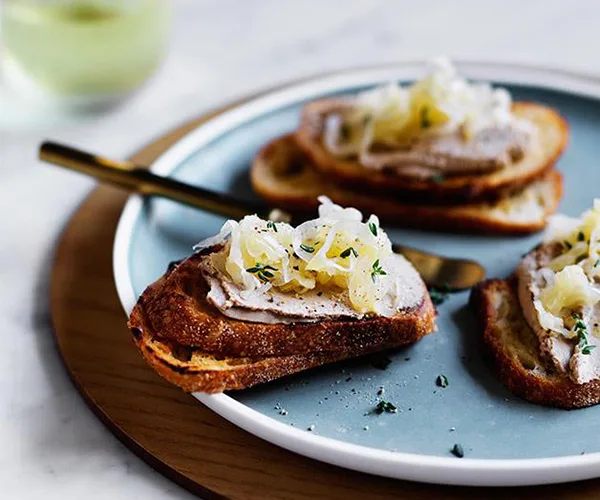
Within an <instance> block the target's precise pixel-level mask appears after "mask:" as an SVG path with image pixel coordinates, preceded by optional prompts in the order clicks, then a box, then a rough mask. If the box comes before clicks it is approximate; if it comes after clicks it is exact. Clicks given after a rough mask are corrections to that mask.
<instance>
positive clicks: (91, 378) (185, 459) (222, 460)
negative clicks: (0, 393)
mask: <svg viewBox="0 0 600 500" xmlns="http://www.w3.org/2000/svg"><path fill="white" fill-rule="evenodd" d="M205 118H206V117H204V119H205ZM197 123H199V121H197V122H193V123H189V124H187V125H184V126H183V127H181V128H180V129H178V130H176V131H175V132H172V133H171V134H169V135H167V136H165V137H163V138H161V139H159V140H158V141H156V142H154V143H153V144H151V145H149V146H147V147H146V148H145V149H143V150H142V151H140V152H139V153H138V154H137V155H136V156H135V157H134V160H135V161H136V162H138V163H140V164H150V163H151V162H152V160H153V159H154V158H155V157H156V156H158V154H160V153H161V152H162V151H163V150H164V149H165V148H166V147H168V146H169V145H170V144H172V143H173V142H174V141H175V140H177V139H178V138H179V137H181V136H182V135H184V134H185V133H186V132H187V131H189V130H191V129H192V128H194V126H195V125H196V124H197ZM125 199H126V194H125V193H123V192H121V191H118V190H116V189H113V188H109V187H99V188H98V189H96V190H95V191H94V192H93V193H92V194H91V195H90V196H89V197H88V198H87V199H86V200H85V201H84V202H83V203H82V205H81V206H80V207H79V209H78V211H77V212H76V213H75V215H74V216H73V218H72V219H71V221H70V222H69V224H68V226H67V228H66V229H65V231H64V234H63V235H62V239H61V241H60V244H59V247H58V250H57V254H56V258H55V262H54V268H53V273H52V283H51V308H52V318H53V323H54V328H55V336H56V342H57V345H58V349H59V351H60V354H61V356H62V358H63V360H64V363H65V366H66V368H67V370H68V371H69V373H70V375H71V377H72V379H73V382H74V384H75V386H76V387H77V389H78V390H79V391H80V392H81V394H82V396H83V397H84V398H85V400H86V402H87V403H88V404H89V406H90V408H91V409H92V410H93V411H94V412H95V413H96V415H98V417H99V418H100V419H101V420H102V421H103V422H104V424H106V426H107V427H108V428H109V429H110V430H111V431H112V432H113V433H114V434H115V435H116V436H117V437H118V438H119V439H120V440H121V441H122V442H123V443H125V445H126V446H128V447H129V448H130V449H131V450H133V451H134V452H135V453H136V454H138V455H139V456H140V457H141V458H142V459H144V460H145V461H146V462H148V463H149V464H150V465H151V466H152V467H154V468H155V469H156V470H157V471H159V472H160V473H162V474H164V475H166V476H167V477H169V478H171V479H172V480H174V481H175V482H177V483H179V484H180V485H182V486H183V487H184V488H187V489H188V490H190V491H192V492H194V493H197V494H198V495H200V496H203V497H205V498H231V499H248V500H253V499H256V500H259V499H260V500H263V499H289V500H308V499H312V500H317V499H348V500H351V499H365V498H381V499H395V500H398V499H409V500H413V499H415V500H416V499H436V500H437V499H439V500H450V499H461V498H485V499H492V500H494V499H505V498H506V499H508V498H510V499H515V500H520V499H523V500H525V499H527V500H532V499H535V498H546V499H557V498H570V499H577V500H579V499H581V500H583V499H596V498H598V497H600V480H594V481H585V482H579V483H571V484H566V485H559V486H556V485H554V486H544V487H535V488H532V487H528V488H513V489H492V488H487V489H475V488H461V487H448V486H435V485H424V484H418V483H411V482H404V481H396V480H391V479H384V478H380V477H376V476H370V475H367V474H362V473H357V472H352V471H348V470H344V469H341V468H338V467H334V466H330V465H327V464H323V463H320V462H317V461H313V460H310V459H308V458H304V457H301V456H299V455H296V454H294V453H291V452H288V451H285V450H283V449H281V448H278V447H276V446H274V445H271V444H269V443H267V442H265V441H262V440H261V439H259V438H256V437H254V436H252V435H251V434H248V433H246V432H245V431H242V430H241V429H238V428H236V427H235V426H234V425H232V424H230V423H229V422H227V421H226V420H224V419H222V418H221V417H219V416H217V415H215V414H214V413H212V412H211V411H210V410H208V409H207V408H205V407H203V406H202V405H201V404H200V403H199V402H197V401H196V400H195V399H194V398H193V397H192V396H190V395H187V394H185V393H183V392H181V391H180V390H179V389H177V388H175V387H172V386H170V385H169V384H168V383H166V382H165V381H163V380H162V379H161V378H160V377H158V375H156V374H155V373H154V372H153V371H152V370H151V369H150V368H149V367H148V366H147V365H146V363H145V362H144V361H143V360H142V358H141V356H140V355H139V354H138V351H137V349H136V348H135V346H134V345H133V343H132V342H131V340H130V335H129V333H128V331H127V329H126V326H125V323H126V317H125V313H124V312H123V309H122V308H121V305H120V303H119V300H118V298H117V293H116V290H115V285H114V281H113V277H112V244H113V239H114V232H115V228H116V225H117V221H118V218H119V215H120V213H121V209H122V207H123V204H124V202H125Z"/></svg>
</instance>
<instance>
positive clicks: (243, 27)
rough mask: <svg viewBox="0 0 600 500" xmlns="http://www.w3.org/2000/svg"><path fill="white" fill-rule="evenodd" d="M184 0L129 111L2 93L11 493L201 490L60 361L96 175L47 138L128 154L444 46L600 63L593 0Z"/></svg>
mask: <svg viewBox="0 0 600 500" xmlns="http://www.w3.org/2000/svg"><path fill="white" fill-rule="evenodd" d="M173 5H174V10H175V13H174V20H173V21H174V31H173V35H172V42H171V51H170V53H169V55H168V57H167V59H166V61H165V64H164V65H163V66H162V68H161V70H160V71H159V73H158V74H157V75H156V76H155V78H154V79H153V80H152V82H151V83H150V84H149V85H148V86H146V87H145V88H144V89H143V90H142V91H141V92H139V93H138V94H137V95H136V96H135V97H134V98H132V99H131V100H129V101H127V102H126V103H125V104H124V105H123V106H121V107H120V108H119V109H117V110H115V111H113V112H111V113H109V114H104V115H102V116H96V117H90V118H89V119H87V120H84V121H80V122H78V123H69V122H65V121H60V120H56V121H54V122H53V121H52V120H49V119H48V117H46V119H45V120H43V121H40V122H39V123H37V124H34V123H31V122H26V123H25V122H18V120H16V119H15V120H14V121H13V122H12V123H11V120H10V119H9V118H7V116H6V115H7V114H6V113H4V114H3V109H2V103H1V102H0V172H1V174H2V182H1V183H0V212H1V215H0V235H1V238H2V245H1V246H0V276H1V277H2V285H1V286H0V331H1V332H2V338H3V342H2V349H1V350H0V365H2V366H3V376H2V377H0V399H1V400H2V401H3V402H4V403H3V404H2V405H1V406H0V442H2V446H1V447H0V483H1V484H2V494H0V497H2V498H3V499H4V498H5V499H7V500H12V499H20V500H27V499H40V498H44V499H46V500H51V499H54V498H57V499H59V498H60V499H61V500H69V499H77V500H79V499H81V498H85V499H86V500H96V499H108V498H110V499H130V498H144V499H145V500H155V499H165V498H180V499H186V498H192V496H191V495H189V494H188V493H186V492H184V491H183V490H182V489H180V488H179V487H178V486H176V485H175V484H173V483H171V482H170V481H169V480H167V479H164V478H163V477H161V476H160V475H159V474H158V473H156V472H154V471H153V470H152V469H150V468H149V467H148V466H147V465H146V464H145V463H143V462H142V461H141V460H139V459H138V458H137V457H136V456H135V455H133V454H132V453H130V452H129V451H128V450H127V449H126V448H125V447H124V446H123V445H121V444H120V443H119V442H118V441H117V439H116V438H114V437H113V436H112V435H111V434H110V433H109V432H108V431H107V430H106V429H105V428H104V427H103V426H102V424H101V423H100V422H99V421H98V420H97V419H96V417H95V416H94V415H93V414H92V413H91V412H90V411H89V410H88V408H87V407H86V405H85V404H84V403H83V401H82V399H81V398H80V396H79V395H78V394H77V392H76V391H75V389H74V388H73V386H72V385H71V383H70V381H69V380H68V378H67V375H66V373H65V371H64V369H63V366H62V365H61V362H60V360H59V359H58V355H57V353H56V350H55V346H54V344H53V340H52V337H51V325H50V317H49V305H48V277H49V272H50V265H51V258H52V254H53V249H54V246H55V243H56V241H57V238H58V237H59V235H60V232H61V229H62V228H63V227H64V225H65V224H66V222H67V219H68V217H69V215H70V214H71V213H72V212H73V211H74V209H75V207H76V206H77V204H78V203H79V202H80V201H81V200H82V199H83V198H84V197H85V195H86V193H87V192H88V191H89V190H90V189H91V188H93V186H94V184H93V182H92V181H90V180H88V179H86V178H84V177H82V176H78V175H75V174H72V173H70V172H66V171H62V170H60V169H56V168H51V167H47V166H44V165H41V164H40V163H39V162H37V161H36V151H37V146H38V145H39V143H40V141H41V140H42V139H43V138H51V139H55V140H59V141H64V142H67V143H71V144H74V145H77V146H80V147H82V148H86V149H89V150H91V151H98V152H102V153H104V154H106V155H109V156H113V157H116V158H119V157H126V156H127V155H128V154H130V153H131V152H133V151H135V150H136V148H138V147H140V146H141V145H143V144H144V143H146V142H147V141H148V140H149V139H151V138H152V137H155V136H157V135H159V134H160V133H162V132H164V131H166V130H168V129H169V128H171V127H172V126H174V125H176V124H179V123H181V122H183V121H185V120H187V119H190V118H192V117H194V116H196V115H198V114H199V113H201V112H203V111H204V110H207V109H209V108H212V107H214V106H217V105H219V104H221V103H224V102H227V101H229V100H232V99H233V98H235V97H238V96H241V95H244V94H246V93H249V92H253V91H255V90H257V89H260V88H264V87H268V86H271V85H274V84H277V83H280V82H283V81H288V80H291V79H294V78H296V77H300V76H304V75H307V74H313V73H318V72H321V71H328V70H332V69H338V68H346V67H352V66H358V65H362V64H373V63H376V62H390V61H396V60H404V59H418V58H430V57H432V56H436V55H439V54H440V53H444V54H448V55H450V56H452V57H457V58H464V59H472V60H492V61H511V62H515V61H518V62H525V63H534V64H541V65H550V66H554V67H563V68H571V69H576V70H581V71H585V72H587V73H594V74H600V58H599V57H598V56H597V54H595V52H594V49H595V48H596V47H598V46H599V45H600V31H598V29H597V20H598V19H599V18H600V2H597V1H596V0H580V1H578V2H567V1H565V0H543V1H538V0H531V1H529V2H522V1H520V0H502V1H499V0H488V1H486V2H482V1H479V0H456V1H453V2H448V1H446V0H427V1H426V0H423V1H421V2H414V1H405V0H402V1H383V0H372V1H369V2H367V1H360V0H345V1H343V2H342V1H341V0H339V1H335V0H304V1H288V2H278V1H276V0H257V1H253V2H247V1H244V0H221V1H220V2H214V1H212V0H175V1H174V2H173ZM0 50H1V49H0ZM2 118H4V119H2ZM17 207H18V208H17Z"/></svg>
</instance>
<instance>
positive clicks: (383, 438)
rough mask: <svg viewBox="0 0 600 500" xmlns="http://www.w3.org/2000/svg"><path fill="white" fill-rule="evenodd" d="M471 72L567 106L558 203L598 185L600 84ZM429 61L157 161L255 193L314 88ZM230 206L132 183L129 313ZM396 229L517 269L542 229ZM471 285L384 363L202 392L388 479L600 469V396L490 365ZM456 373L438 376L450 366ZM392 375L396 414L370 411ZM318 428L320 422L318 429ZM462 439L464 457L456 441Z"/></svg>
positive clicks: (118, 256) (321, 456)
mask: <svg viewBox="0 0 600 500" xmlns="http://www.w3.org/2000/svg"><path fill="white" fill-rule="evenodd" d="M460 66H461V70H462V71H464V73H465V74H467V75H468V76H470V77H472V78H477V79H485V80H490V81H492V82H495V83H501V84H503V85H507V86H508V87H509V88H510V90H511V91H512V92H513V95H514V98H515V99H516V100H532V101H539V102H543V103H546V104H549V105H551V106H554V107H556V108H558V109H559V110H560V112H561V113H562V114H563V115H564V116H566V118H567V119H568V121H569V123H570V125H571V131H572V140H571V144H570V146H569V148H568V150H567V152H566V154H565V155H564V157H563V158H562V159H561V160H560V163H559V165H558V167H559V168H560V170H561V171H562V172H563V173H564V174H565V177H566V185H565V187H566V192H565V196H564V199H563V201H562V204H561V207H560V208H561V210H562V211H563V212H565V213H567V214H569V215H576V214H579V213H580V212H581V211H583V210H584V209H586V208H588V207H589V206H590V205H591V203H592V199H593V198H594V196H600V182H598V181H599V180H600V175H599V170H598V160H597V157H598V155H599V153H600V146H599V145H598V144H599V143H598V138H599V137H600V104H599V102H598V100H597V99H598V97H599V96H600V83H599V82H598V81H596V80H594V79H592V78H588V77H583V76H579V75H573V74H569V73H565V72H559V71H551V70H542V69H534V68H527V67H516V66H512V65H482V64H462V65H460ZM421 72H422V66H421V65H420V64H404V65H399V66H394V67H379V68H374V69H366V70H358V71H352V72H347V73H341V74H340V73H338V74H334V75H329V76H326V77H321V78H318V79H313V80H310V81H307V82H303V83H300V84H296V85H292V86H288V87H285V88H283V89H280V90H277V91H275V92H271V93H269V94H266V95H263V96H262V97H259V98H256V99H253V100H251V101H249V102H247V103H245V104H243V105H239V106H237V107H235V108H233V109H232V110H230V111H226V112H223V113H221V114H219V115H218V116H216V117H215V118H213V119H211V120H210V121H208V122H206V123H204V124H203V125H201V126H200V127H199V128H198V129H196V130H195V131H194V132H192V133H191V134H189V135H188V136H186V137H185V138H184V139H182V140H181V141H180V142H178V143H177V144H175V145H174V146H173V147H172V148H171V149H170V150H168V151H167V152H166V153H165V154H164V155H163V156H162V157H161V158H160V159H159V160H158V161H157V162H156V163H155V165H154V167H153V170H154V171H155V172H157V173H160V174H163V175H172V176H173V177H175V178H177V179H180V180H183V181H187V182H191V183H194V184H199V185H204V186H209V187H210V188H213V189H219V190H224V191H230V192H233V193H235V194H236V195H238V196H246V197H252V196H253V195H252V191H251V189H250V185H249V182H248V173H247V172H248V166H249V165H250V162H251V160H252V158H253V156H254V155H255V153H256V152H257V150H258V149H259V148H260V147H261V146H262V145H263V144H265V143H266V142H267V141H269V140H271V139H272V138H274V137H276V136H279V135H281V134H284V133H287V132H290V131H292V130H294V129H295V127H296V125H297V122H298V114H299V109H300V106H301V105H302V103H303V102H305V101H307V100H311V99H315V98H319V97H323V96H328V95H332V94H340V93H353V92H357V91H360V90H363V89H366V88H369V87H371V86H373V85H374V84H377V83H381V82H386V81H390V80H399V81H408V80H411V79H414V78H415V77H417V76H419V75H420V74H421ZM222 223H223V220H222V219H221V218H219V217H216V216H212V215H208V214H205V213H202V212H200V211H196V210H193V209H189V208H186V207H183V206H179V205H177V204H175V203H172V202H169V201H165V200H151V201H142V199H141V198H140V197H138V196H132V197H131V198H130V200H129V201H128V203H127V206H126V208H125V210H124V213H123V216H122V218H121V221H120V224H119V228H118V231H117V238H116V241H115V248H114V264H115V278H116V283H117V288H118V291H119V295H120V297H121V301H122V303H123V306H124V307H125V309H126V310H127V311H128V312H129V311H130V310H131V308H132V306H133V304H134V303H135V300H136V298H137V297H138V296H139V294H140V293H141V292H142V291H143V290H144V288H145V287H146V286H147V285H148V284H149V283H151V282H153V281H154V280H156V279H157V278H158V277H159V276H160V275H161V274H163V273H164V271H165V270H166V268H167V264H168V263H169V262H170V261H173V260H176V259H180V258H182V257H184V256H186V255H188V254H189V253H190V252H191V248H192V245H194V243H196V242H197V241H199V240H201V239H202V238H205V237H207V236H209V235H212V234H214V233H216V232H217V231H218V229H219V228H220V226H221V225H222ZM389 234H390V237H391V238H392V240H394V241H397V242H403V243H408V244H410V245H413V246H416V247H421V248H424V249H426V250H431V251H435V252H438V253H441V254H445V255H449V256H468V257H471V258H475V259H477V260H479V261H480V262H482V263H483V264H484V265H485V266H486V268H487V271H488V276H506V275H507V274H509V273H510V272H511V271H512V270H513V269H514V268H515V266H516V264H517V262H518V261H519V257H520V256H521V254H523V253H524V252H526V251H527V250H529V249H530V248H531V247H532V246H534V245H535V244H536V243H537V242H538V241H539V239H540V237H539V235H534V236H530V237H510V238H506V237H502V238H499V237H489V236H464V235H462V236H453V235H448V234H438V233H433V232H429V233H425V232H419V231H414V230H392V229H390V230H389ZM467 298H468V293H467V292H464V293H460V294H456V295H454V296H452V297H451V298H450V300H448V301H447V302H446V303H444V304H443V305H442V306H441V307H440V315H439V319H438V325H439V332H438V333H436V334H434V335H430V336H428V337H426V338H424V339H423V340H421V341H420V342H418V343H417V344H416V345H414V346H411V347H408V348H405V349H401V350H398V351H395V352H393V353H391V354H389V358H390V359H391V363H390V364H389V366H388V367H387V369H385V370H381V369H379V368H377V367H374V366H373V365H372V364H371V362H370V361H369V360H364V359H363V360H355V361H350V362H346V363H342V364H336V365H332V366H329V367H324V368H321V369H317V370H312V371H309V372H306V373H301V374H298V375H296V376H293V377H289V378H286V379H283V380H280V381H276V382H274V383H270V384H265V385H263V386H260V387H257V388H254V389H251V390H246V391H241V392H235V393H230V394H219V395H213V396H207V395H201V394H198V395H197V397H198V399H199V400H200V401H202V403H204V404H206V405H207V406H209V407H210V408H212V409H213V410H214V411H216V412H217V413H219V414H221V415H222V416H223V417H225V418H226V419H229V420H231V421H232V422H233V423H235V424H237V425H239V426H240V427H243V428H244V429H246V430H248V431H249V432H252V433H254V434H256V435H258V436H260V437H262V438H264V439H266V440H268V441H271V442H273V443H276V444H278V445H280V446H283V447H285V448H288V449H290V450H293V451H296V452H298V453H301V454H304V455H307V456H310V457H313V458H316V459H318V460H322V461H326V462H330V463H333V464H337V465H341V466H344V467H348V468H352V469H356V470H361V471H365V472H370V473H374V474H380V475H385V476H390V477H396V478H403V479H413V480H419V481H427V482H438V483H448V484H468V485H524V484H540V483H550V482H559V481H570V480H577V479H583V478H589V477H595V476H600V436H599V435H598V434H597V428H598V427H597V426H598V421H599V420H600V407H596V408H589V409H584V410H577V411H563V410H557V409H551V408H544V407H541V406H536V405H533V404H529V403H526V402H524V401H522V400H520V399H518V398H516V397H514V396H512V395H511V394H510V393H509V392H508V391H507V390H506V389H505V388H504V386H503V385H502V384H501V383H500V382H499V381H498V380H497V379H496V378H495V377H494V375H493V373H492V372H491V371H490V369H489V367H488V366H487V365H486V364H485V363H484V361H483V359H482V356H481V353H480V351H479V347H478V345H479V344H478V332H477V329H476V327H475V323H474V320H473V318H472V316H471V314H470V312H469V311H468V310H467V307H466V305H467ZM440 374H444V375H445V376H446V377H447V378H448V381H449V384H448V386H447V387H445V388H440V387H438V386H437V385H436V378H437V377H438V375H440ZM382 387H383V390H384V391H385V392H384V397H385V399H386V400H388V401H390V402H392V403H393V404H395V405H396V406H397V407H398V410H399V411H398V413H396V414H392V413H384V414H382V415H376V414H373V413H370V411H371V410H372V409H373V408H374V406H375V404H376V403H377V401H378V395H377V393H378V391H379V390H380V388H382ZM309 429H311V430H309ZM455 443H459V444H461V445H462V447H463V449H464V452H465V458H462V459H460V458H456V457H455V456H453V455H452V454H451V453H450V449H451V448H452V447H453V446H454V444H455Z"/></svg>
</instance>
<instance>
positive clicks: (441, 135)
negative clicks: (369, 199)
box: [304, 59, 537, 179]
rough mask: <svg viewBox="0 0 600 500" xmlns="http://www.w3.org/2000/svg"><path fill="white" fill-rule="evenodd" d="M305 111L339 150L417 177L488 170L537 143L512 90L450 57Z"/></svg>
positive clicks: (314, 128) (328, 144)
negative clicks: (476, 76) (421, 72)
mask: <svg viewBox="0 0 600 500" xmlns="http://www.w3.org/2000/svg"><path fill="white" fill-rule="evenodd" d="M304 114H305V117H304V124H305V128H307V129H310V132H311V133H312V134H313V135H318V136H320V137H321V141H322V143H323V145H324V147H325V149H326V150H327V152H328V153H329V154H330V155H332V156H333V157H335V158H338V159H345V160H348V159H354V160H355V161H357V162H358V163H359V164H360V165H361V166H362V167H365V168H366V169H370V170H378V171H382V170H386V171H388V172H390V173H395V174H398V175H401V176H404V177H412V178H415V179H428V178H431V177H434V176H440V175H443V176H456V175H466V174H488V173H491V172H493V171H496V170H499V169H502V168H504V167H506V166H508V165H510V164H511V163H513V162H515V161H518V160H519V159H521V158H523V157H524V156H525V153H526V151H527V150H528V149H530V148H534V147H537V144H536V137H535V132H536V127H535V126H533V124H532V123H531V122H530V121H528V120H527V119H526V118H525V117H521V116H518V115H516V114H514V113H513V110H512V99H511V96H510V93H509V92H508V91H507V90H506V89H503V88H492V87H491V86H490V85H489V84H486V83H471V82H468V81H467V80H466V79H464V78H463V77H461V76H460V75H459V74H458V72H457V71H456V68H455V67H454V66H453V65H452V64H451V63H450V61H448V60H447V59H438V60H436V61H434V62H433V63H432V64H431V65H430V68H429V72H428V73H427V74H426V75H425V76H424V77H423V78H422V79H420V80H418V81H416V82H414V83H413V84H411V85H408V86H405V85H399V84H396V83H390V84H388V85H384V86H381V87H377V88H375V89H373V90H368V91H365V92H362V93H359V94H358V95H356V96H353V97H348V98H336V99H324V100H321V101H316V102H314V103H311V104H309V105H308V106H307V107H306V108H305V113H304Z"/></svg>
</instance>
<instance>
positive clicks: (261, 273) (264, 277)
mask: <svg viewBox="0 0 600 500" xmlns="http://www.w3.org/2000/svg"><path fill="white" fill-rule="evenodd" d="M271 271H277V268H276V267H273V266H269V265H268V264H267V265H265V264H260V263H258V262H257V263H256V265H255V266H254V267H249V268H248V269H246V272H249V273H251V274H256V276H258V279H259V280H260V281H262V282H263V283H268V282H269V281H270V280H271V279H273V278H274V277H275V275H274V274H273V273H272V272H271Z"/></svg>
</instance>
